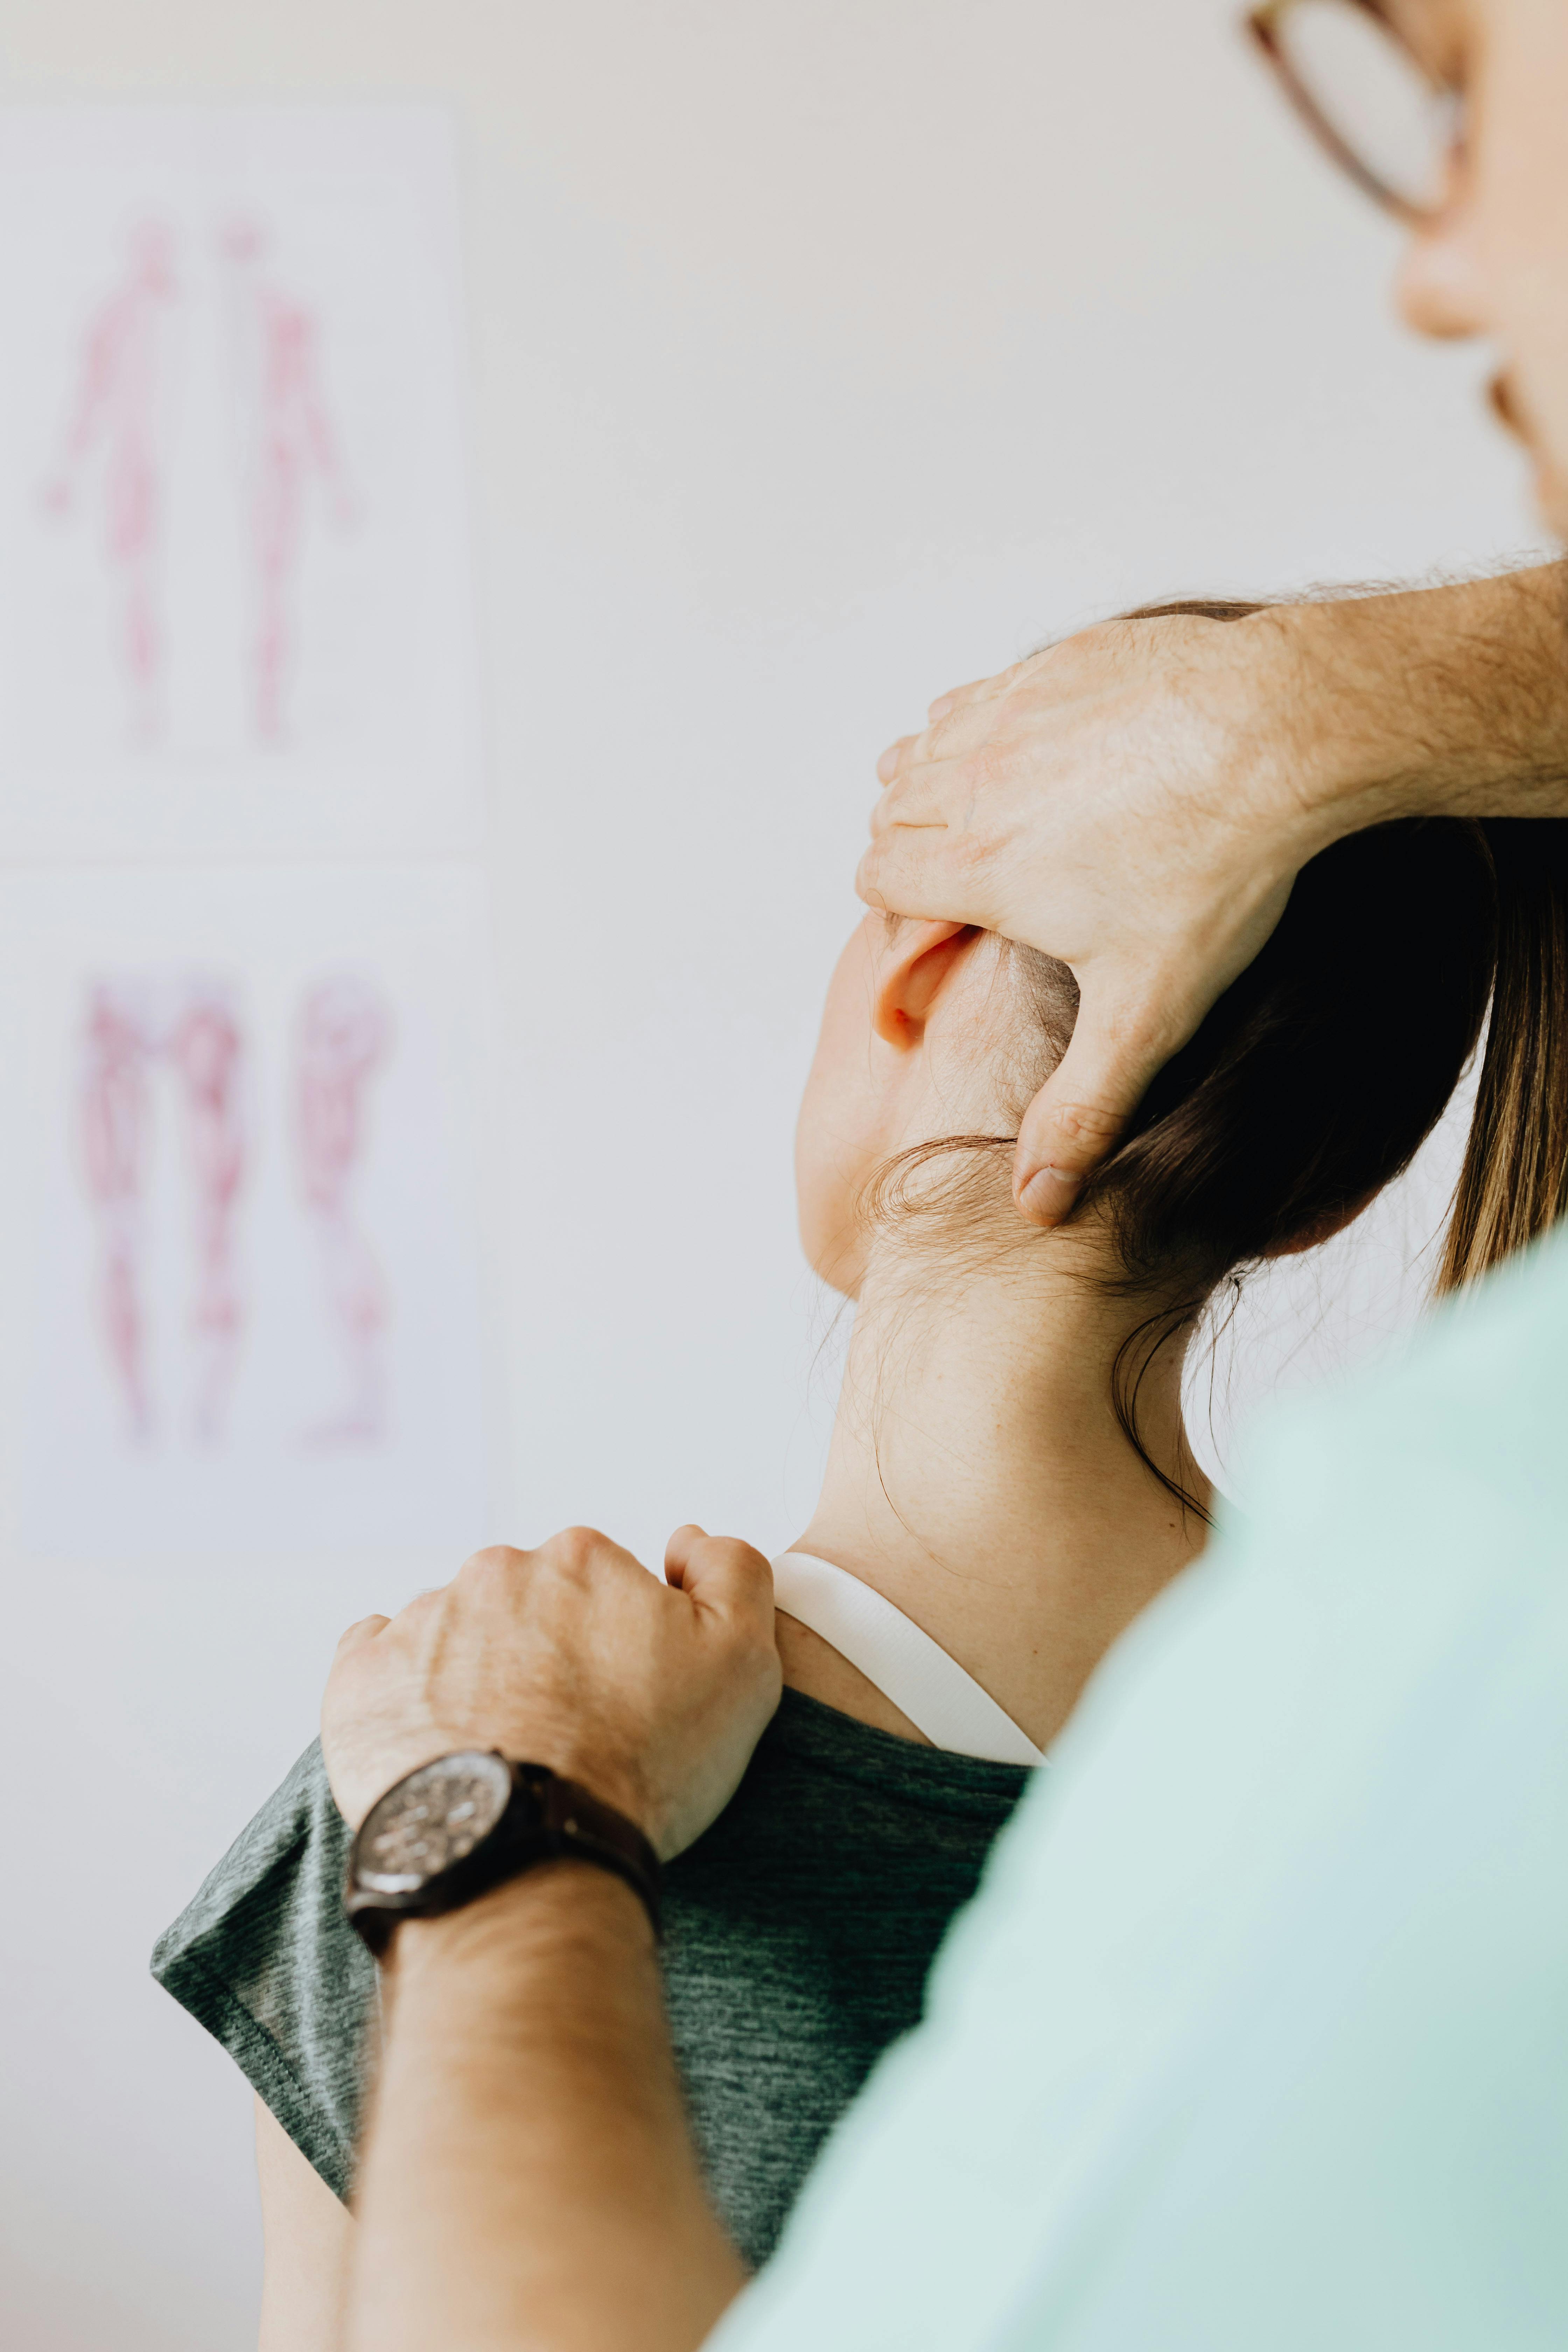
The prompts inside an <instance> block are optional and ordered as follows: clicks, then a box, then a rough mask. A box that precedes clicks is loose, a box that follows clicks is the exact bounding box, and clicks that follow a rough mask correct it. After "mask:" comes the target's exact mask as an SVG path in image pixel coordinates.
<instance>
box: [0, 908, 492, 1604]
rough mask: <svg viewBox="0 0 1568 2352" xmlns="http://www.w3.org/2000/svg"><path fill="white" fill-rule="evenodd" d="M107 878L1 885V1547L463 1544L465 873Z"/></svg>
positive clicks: (481, 1467) (466, 1425) (479, 935)
mask: <svg viewBox="0 0 1568 2352" xmlns="http://www.w3.org/2000/svg"><path fill="white" fill-rule="evenodd" d="M124 884H125V877H124V876H123V874H122V873H121V874H115V873H112V872H107V871H105V872H97V873H93V872H89V873H65V872H59V873H55V874H46V875H42V876H37V875H35V876H32V877H27V879H26V884H25V885H24V884H23V882H22V880H21V877H16V879H14V880H13V881H11V882H9V883H7V884H6V885H5V887H4V890H3V891H0V905H3V906H4V908H5V924H6V930H7V937H6V939H5V948H4V962H5V967H6V970H5V988H6V992H7V996H8V1009H7V1018H6V1026H7V1028H8V1029H10V1028H12V1027H13V1026H14V1025H15V1026H17V1027H19V1029H20V1031H21V1034H16V1035H13V1036H11V1037H10V1038H9V1039H8V1040H7V1043H8V1045H10V1047H11V1048H12V1051H11V1055H10V1057H9V1066H10V1068H11V1069H12V1070H13V1072H14V1073H15V1081H16V1087H17V1088H18V1089H19V1091H17V1092H14V1093H13V1094H12V1095H11V1097H10V1098H9V1108H8V1111H7V1116H6V1131H7V1133H8V1134H9V1135H10V1136H11V1137H12V1138H13V1139H14V1142H16V1140H17V1139H22V1138H26V1165H25V1167H24V1168H22V1169H20V1170H18V1171H15V1173H14V1175H13V1178H12V1181H11V1192H12V1198H11V1202H10V1205H9V1210H8V1215H7V1228H8V1229H9V1230H11V1231H14V1232H16V1233H18V1234H22V1235H25V1237H26V1240H25V1244H24V1255H25V1261H26V1262H25V1264H23V1265H20V1266H18V1267H16V1268H15V1269H14V1270H13V1272H14V1279H13V1280H11V1281H10V1282H8V1283H7V1285H6V1288H7V1290H8V1292H9V1293H10V1296H11V1297H12V1300H13V1302H14V1308H15V1324H16V1332H15V1341H16V1344H19V1346H20V1348H21V1349H22V1351H23V1354H24V1356H25V1363H24V1364H23V1365H22V1367H21V1377H20V1381H19V1386H20V1389H21V1391H22V1398H21V1412H20V1415H19V1418H20V1421H21V1423H22V1427H23V1429H24V1430H25V1432H26V1446H25V1453H24V1456H23V1459H22V1462H21V1464H20V1470H21V1483H22V1487H23V1493H24V1497H25V1501H24V1510H23V1525H22V1527H21V1528H20V1529H19V1530H18V1532H19V1535H20V1538H21V1540H22V1543H23V1545H24V1546H25V1547H26V1549H31V1550H34V1551H42V1552H52V1553H56V1554H59V1553H67V1554H75V1555H77V1556H79V1557H85V1558H89V1559H104V1558H112V1557H115V1556H119V1555H122V1554H142V1555H145V1554H148V1553H157V1552H165V1553H170V1554H179V1553H188V1552H190V1551H193V1550H196V1551H210V1552H213V1553H224V1552H235V1551H253V1550H257V1549H268V1548H274V1547H278V1548H287V1549H292V1550H295V1551H300V1550H309V1549H315V1548H326V1547H331V1548H333V1549H343V1548H345V1547H350V1548H353V1547H358V1546H362V1545H377V1546H406V1545H416V1544H422V1543H435V1544H439V1545H441V1546H443V1547H445V1548H447V1549H451V1548H452V1547H454V1546H456V1547H458V1548H459V1554H460V1549H461V1548H463V1547H464V1546H465V1545H466V1544H468V1543H472V1542H475V1541H478V1540H479V1538H480V1536H481V1534H482V1532H483V1527H484V1521H485V1514H486V1507H487V1486H486V1462H487V1419H488V1414H489V1410H490V1403H489V1395H490V1383H489V1381H488V1379H487V1365H488V1363H489V1349H490V1344H491V1339H492V1337H493V1335H491V1334H489V1332H488V1331H487V1328H486V1324H485V1318H484V1316H483V1313H482V1311H481V1303H480V1257H481V1253H480V1234H481V1231H482V1227H483V1211H482V1202H481V1199H480V1192H479V1182H480V1170H481V1166H482V1164H483V1162H484V1160H485V1159H486V1154H485V1152H484V1150H483V1148H482V1123H483V1118H484V1116H485V1114H486V1107H487V1105H488V1104H489V1100H490V1098H491V1089H490V1087H489V1083H488V1080H487V1076H486V1072H487V1067H488V1055H489V1049H488V1045H487V1042H486V1039H487V1024H486V1017H485V1008H486V1000H487V994H488V982H487V978H486V971H485V960H484V955H483V950H482V946H481V944H480V943H481V942H482V940H483V936H484V915H483V900H482V889H481V885H480V884H479V881H478V880H477V879H476V877H474V876H473V875H472V874H471V872H468V871H466V870H464V869H462V868H460V867H458V866H447V867H437V868H435V869H431V868H425V869H422V870H418V871H415V870H412V869H409V868H405V867H395V866H385V867H382V868H379V869H374V868H373V869H369V870H361V871H359V872H356V873H350V872H345V871H343V870H341V869H334V868H331V867H330V866H328V867H322V868H320V869H316V870H293V871H289V870H273V871H263V870H260V869H258V868H255V867H251V868H249V869H214V870H211V871H205V872H195V871H192V872H184V873H182V872H179V871H173V872H171V871H159V870H154V869H143V870H142V872H141V873H140V874H139V875H138V877H137V884H136V888H135V890H134V892H132V893H128V892H127V891H126V889H125V887H124ZM24 975H25V977H24ZM23 1005H25V1006H26V1012H25V1014H24V1013H21V1012H20V1011H19V1008H20V1007H22V1006H23Z"/></svg>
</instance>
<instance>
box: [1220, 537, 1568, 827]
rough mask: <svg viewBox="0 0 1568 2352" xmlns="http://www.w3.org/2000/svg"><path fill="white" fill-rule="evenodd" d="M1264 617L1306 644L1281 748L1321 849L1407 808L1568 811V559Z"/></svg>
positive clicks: (1420, 811)
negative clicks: (1307, 805)
mask: <svg viewBox="0 0 1568 2352" xmlns="http://www.w3.org/2000/svg"><path fill="white" fill-rule="evenodd" d="M1259 619H1260V621H1261V623H1262V625H1264V626H1266V627H1268V626H1277V627H1280V628H1283V629H1284V630H1285V631H1287V632H1289V636H1290V639H1291V642H1292V645H1293V648H1294V655H1295V659H1294V662H1293V665H1292V668H1293V678H1292V686H1293V690H1294V693H1295V695H1296V697H1297V698H1299V709H1298V711H1297V712H1296V713H1290V712H1289V711H1287V712H1285V713H1281V712H1279V711H1278V710H1276V711H1275V712H1274V713H1273V714H1272V719H1271V721H1270V724H1271V727H1272V731H1273V738H1274V749H1273V752H1272V757H1273V759H1274V760H1275V761H1276V762H1277V763H1278V765H1279V770H1280V772H1281V776H1282V780H1283V782H1284V784H1285V789H1286V790H1287V791H1300V792H1301V793H1304V794H1305V796H1306V797H1307V799H1308V800H1309V802H1310V803H1311V805H1310V809H1309V811H1308V826H1309V831H1310V834H1311V835H1312V838H1311V839H1310V847H1313V848H1317V847H1322V846H1325V845H1327V843H1328V842H1329V841H1330V840H1333V839H1337V838H1339V837H1340V836H1341V835H1343V834H1347V833H1352V832H1354V831H1356V830H1357V829H1358V828H1359V827H1361V826H1362V825H1365V824H1378V823H1380V822H1382V821H1383V820H1384V819H1386V818H1391V817H1399V816H1476V817H1563V816H1568V566H1565V565H1563V564H1562V563H1551V564H1542V565H1540V566H1538V567H1536V568H1534V569H1532V570H1530V571H1524V572H1507V573H1501V574H1500V575H1498V576H1497V577H1495V578H1492V579H1487V580H1474V581H1466V582H1461V583H1457V584H1455V585H1453V586H1449V587H1443V588H1436V589H1413V590H1404V591H1398V592H1395V593H1391V594H1388V595H1381V596H1373V597H1359V596H1357V597H1345V598H1332V597H1331V598H1328V599H1326V600H1324V601H1322V602H1318V603H1310V604H1294V605H1284V606H1279V607H1276V608H1274V610H1273V612H1272V613H1267V614H1262V615H1260V616H1259ZM1266 715H1267V714H1266ZM1281 718H1283V719H1284V720H1285V724H1284V725H1283V726H1280V725H1279V720H1280V719H1281Z"/></svg>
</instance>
